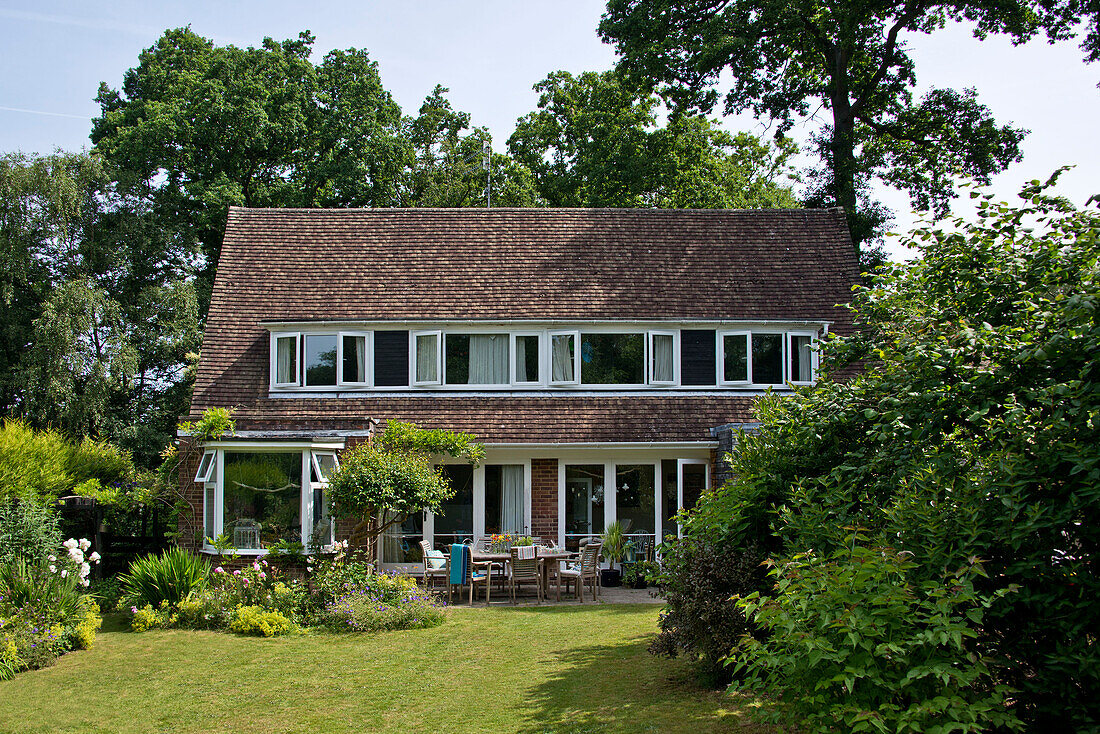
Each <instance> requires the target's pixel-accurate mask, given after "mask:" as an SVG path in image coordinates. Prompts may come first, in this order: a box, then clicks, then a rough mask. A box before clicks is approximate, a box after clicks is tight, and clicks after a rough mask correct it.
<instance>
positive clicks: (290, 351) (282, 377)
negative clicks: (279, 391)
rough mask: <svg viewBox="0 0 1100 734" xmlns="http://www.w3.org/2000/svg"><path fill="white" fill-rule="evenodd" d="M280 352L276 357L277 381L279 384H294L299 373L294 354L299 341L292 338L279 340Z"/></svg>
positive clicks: (284, 337) (286, 337)
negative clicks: (295, 345)
mask: <svg viewBox="0 0 1100 734" xmlns="http://www.w3.org/2000/svg"><path fill="white" fill-rule="evenodd" d="M277 341H278V350H277V354H276V357H275V364H276V367H275V381H276V382H279V383H284V384H285V383H287V382H294V381H295V379H296V378H297V375H296V374H295V373H296V372H297V371H298V369H297V368H298V365H297V364H296V360H295V357H296V356H297V355H296V354H294V344H295V342H297V341H298V340H297V339H295V338H294V337H292V336H281V337H279V338H278V340H277Z"/></svg>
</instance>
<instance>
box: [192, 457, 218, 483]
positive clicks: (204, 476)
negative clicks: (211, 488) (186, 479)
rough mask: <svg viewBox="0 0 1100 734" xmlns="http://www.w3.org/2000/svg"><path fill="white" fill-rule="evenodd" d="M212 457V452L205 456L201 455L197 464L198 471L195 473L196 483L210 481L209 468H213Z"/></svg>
mask: <svg viewBox="0 0 1100 734" xmlns="http://www.w3.org/2000/svg"><path fill="white" fill-rule="evenodd" d="M214 456H215V453H214V452H213V451H207V452H206V453H205V454H203V455H202V461H200V462H199V468H198V471H196V472H195V481H196V482H209V481H211V477H210V474H211V471H210V470H211V468H213V465H214Z"/></svg>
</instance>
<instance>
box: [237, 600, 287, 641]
mask: <svg viewBox="0 0 1100 734" xmlns="http://www.w3.org/2000/svg"><path fill="white" fill-rule="evenodd" d="M293 629H294V623H293V622H291V621H290V620H289V619H287V618H286V617H284V616H283V615H282V614H279V613H278V612H270V611H267V610H265V609H264V608H263V607H256V606H248V607H238V608H237V610H236V613H235V614H234V615H233V619H231V620H230V621H229V630H230V631H231V632H236V633H238V634H242V635H262V636H264V637H275V636H276V635H284V634H286V633H287V632H290V631H291V630H293Z"/></svg>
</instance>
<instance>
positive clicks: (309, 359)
mask: <svg viewBox="0 0 1100 734" xmlns="http://www.w3.org/2000/svg"><path fill="white" fill-rule="evenodd" d="M302 365H303V366H304V367H305V373H306V387H316V386H319V385H325V386H327V385H335V384H336V335H335V334H306V335H305V355H304V359H303V360H302Z"/></svg>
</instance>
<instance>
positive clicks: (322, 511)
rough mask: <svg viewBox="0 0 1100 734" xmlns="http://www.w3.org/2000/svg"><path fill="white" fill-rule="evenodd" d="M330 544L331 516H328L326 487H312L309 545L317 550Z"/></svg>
mask: <svg viewBox="0 0 1100 734" xmlns="http://www.w3.org/2000/svg"><path fill="white" fill-rule="evenodd" d="M331 544H332V517H330V516H329V503H328V488H327V487H314V488H313V529H312V530H311V531H310V534H309V547H310V548H311V549H312V550H315V551H316V550H319V549H321V548H322V547H323V546H326V545H331Z"/></svg>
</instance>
